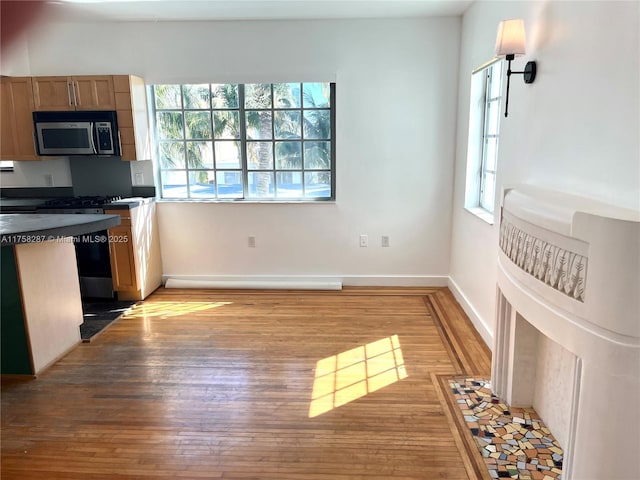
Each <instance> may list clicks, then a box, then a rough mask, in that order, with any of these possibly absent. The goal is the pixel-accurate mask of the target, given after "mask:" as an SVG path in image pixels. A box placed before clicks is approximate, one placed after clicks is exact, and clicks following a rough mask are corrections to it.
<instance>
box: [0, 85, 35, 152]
mask: <svg viewBox="0 0 640 480" xmlns="http://www.w3.org/2000/svg"><path fill="white" fill-rule="evenodd" d="M0 86H1V89H0V113H1V122H2V123H0V133H1V138H0V160H39V159H40V157H38V156H36V151H35V146H34V142H33V118H32V114H31V112H33V93H32V82H31V78H30V77H2V79H1V80H0Z"/></svg>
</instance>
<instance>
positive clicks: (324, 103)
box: [302, 83, 331, 108]
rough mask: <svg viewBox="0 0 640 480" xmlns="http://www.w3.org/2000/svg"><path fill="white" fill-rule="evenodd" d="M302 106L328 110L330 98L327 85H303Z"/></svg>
mask: <svg viewBox="0 0 640 480" xmlns="http://www.w3.org/2000/svg"><path fill="white" fill-rule="evenodd" d="M302 91H303V93H302V102H303V103H302V106H303V107H305V108H329V106H330V105H329V98H330V97H331V93H330V89H329V84H328V83H304V84H303V87H302Z"/></svg>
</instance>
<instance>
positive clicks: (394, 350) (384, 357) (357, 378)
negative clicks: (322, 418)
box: [309, 335, 408, 418]
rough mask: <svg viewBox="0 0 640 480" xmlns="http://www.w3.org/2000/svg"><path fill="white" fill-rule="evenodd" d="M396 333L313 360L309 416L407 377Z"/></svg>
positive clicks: (331, 408) (326, 410) (316, 414)
mask: <svg viewBox="0 0 640 480" xmlns="http://www.w3.org/2000/svg"><path fill="white" fill-rule="evenodd" d="M407 376H408V375H407V371H406V369H405V366H404V359H403V358H402V349H401V348H400V341H399V340H398V336H397V335H392V336H390V337H386V338H383V339H380V340H376V341H375V342H371V343H367V344H366V345H361V346H359V347H356V348H352V349H351V350H347V351H346V352H342V353H339V354H337V355H332V356H331V357H327V358H323V359H322V360H319V361H318V363H316V372H315V380H314V382H313V390H312V393H311V405H310V406H309V418H313V417H317V416H318V415H322V414H323V413H326V412H328V411H330V410H333V409H334V408H336V407H340V406H342V405H345V404H347V403H349V402H352V401H354V400H356V399H358V398H361V397H364V396H365V395H367V394H368V393H371V392H375V391H376V390H380V389H381V388H383V387H386V386H387V385H391V384H392V383H395V382H397V381H398V380H402V379H404V378H407Z"/></svg>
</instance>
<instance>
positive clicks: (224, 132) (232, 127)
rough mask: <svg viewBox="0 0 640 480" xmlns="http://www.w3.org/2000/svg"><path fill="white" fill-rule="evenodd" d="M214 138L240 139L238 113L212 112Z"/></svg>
mask: <svg viewBox="0 0 640 480" xmlns="http://www.w3.org/2000/svg"><path fill="white" fill-rule="evenodd" d="M213 128H214V135H215V138H240V112H237V111H235V112H234V111H226V112H213Z"/></svg>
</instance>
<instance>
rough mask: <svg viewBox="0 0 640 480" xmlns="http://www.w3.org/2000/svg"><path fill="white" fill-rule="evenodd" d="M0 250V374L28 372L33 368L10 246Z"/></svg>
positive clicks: (12, 251) (26, 373) (14, 259)
mask: <svg viewBox="0 0 640 480" xmlns="http://www.w3.org/2000/svg"><path fill="white" fill-rule="evenodd" d="M0 250H1V256H0V315H1V316H0V348H2V350H1V351H0V362H1V364H0V367H1V369H0V370H1V372H2V373H3V374H21V375H30V374H32V373H33V372H32V370H31V358H30V355H29V346H28V345H29V342H28V339H27V332H26V330H25V326H24V315H23V312H22V297H21V296H20V282H19V279H18V271H17V269H16V257H15V252H14V247H9V246H6V247H1V248H0Z"/></svg>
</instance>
